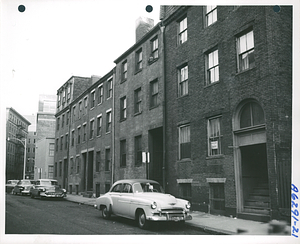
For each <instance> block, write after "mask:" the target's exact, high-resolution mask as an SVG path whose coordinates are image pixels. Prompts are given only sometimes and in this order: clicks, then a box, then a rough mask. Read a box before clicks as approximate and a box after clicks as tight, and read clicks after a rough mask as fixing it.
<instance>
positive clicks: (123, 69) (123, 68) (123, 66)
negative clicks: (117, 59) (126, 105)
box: [121, 60, 127, 81]
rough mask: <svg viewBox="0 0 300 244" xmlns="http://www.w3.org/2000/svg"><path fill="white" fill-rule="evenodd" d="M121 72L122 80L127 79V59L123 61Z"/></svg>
mask: <svg viewBox="0 0 300 244" xmlns="http://www.w3.org/2000/svg"><path fill="white" fill-rule="evenodd" d="M121 72H122V73H121V78H122V80H121V81H125V80H126V79H127V60H125V61H124V62H123V63H122V66H121Z"/></svg>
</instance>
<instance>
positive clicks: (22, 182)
mask: <svg viewBox="0 0 300 244" xmlns="http://www.w3.org/2000/svg"><path fill="white" fill-rule="evenodd" d="M18 185H31V182H30V180H21V181H19V182H18Z"/></svg>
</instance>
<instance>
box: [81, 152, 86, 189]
mask: <svg viewBox="0 0 300 244" xmlns="http://www.w3.org/2000/svg"><path fill="white" fill-rule="evenodd" d="M82 161H83V162H82V163H83V164H82V167H83V172H82V182H83V184H82V187H83V191H86V181H85V179H86V153H83V154H82Z"/></svg>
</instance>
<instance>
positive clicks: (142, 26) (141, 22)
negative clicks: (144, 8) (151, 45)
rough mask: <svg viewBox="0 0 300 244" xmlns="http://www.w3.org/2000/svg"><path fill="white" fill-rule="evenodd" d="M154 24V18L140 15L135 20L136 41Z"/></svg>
mask: <svg viewBox="0 0 300 244" xmlns="http://www.w3.org/2000/svg"><path fill="white" fill-rule="evenodd" d="M153 26H154V20H153V19H149V18H147V17H139V18H138V19H137V20H136V21H135V41H136V42H137V41H138V40H140V39H141V38H142V37H143V36H144V35H145V34H146V33H147V32H148V31H149V30H151V29H152V28H153Z"/></svg>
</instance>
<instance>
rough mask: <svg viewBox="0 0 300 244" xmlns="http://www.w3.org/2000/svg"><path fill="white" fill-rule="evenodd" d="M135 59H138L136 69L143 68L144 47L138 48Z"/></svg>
mask: <svg viewBox="0 0 300 244" xmlns="http://www.w3.org/2000/svg"><path fill="white" fill-rule="evenodd" d="M135 60H136V62H135V63H136V68H135V70H136V71H139V70H141V69H142V68H143V52H142V49H140V50H138V51H137V52H136V54H135Z"/></svg>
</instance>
